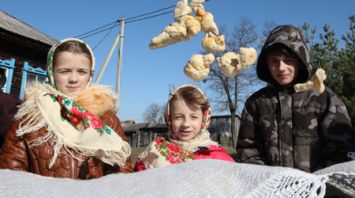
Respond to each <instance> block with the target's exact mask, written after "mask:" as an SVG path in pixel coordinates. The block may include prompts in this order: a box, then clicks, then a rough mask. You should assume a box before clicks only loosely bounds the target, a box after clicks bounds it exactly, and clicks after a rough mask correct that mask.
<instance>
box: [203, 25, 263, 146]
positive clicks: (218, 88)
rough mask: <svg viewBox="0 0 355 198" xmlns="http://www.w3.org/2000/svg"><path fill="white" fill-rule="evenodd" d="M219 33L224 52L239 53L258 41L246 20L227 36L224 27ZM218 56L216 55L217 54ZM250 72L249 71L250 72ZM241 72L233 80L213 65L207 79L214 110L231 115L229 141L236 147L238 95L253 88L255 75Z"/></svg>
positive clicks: (252, 27)
mask: <svg viewBox="0 0 355 198" xmlns="http://www.w3.org/2000/svg"><path fill="white" fill-rule="evenodd" d="M221 32H222V33H223V34H224V35H225V37H226V50H227V51H234V52H237V53H238V52H239V49H240V47H250V46H251V45H252V44H254V43H255V42H256V41H257V40H258V35H257V33H256V31H255V25H254V23H253V22H252V21H251V20H250V19H247V18H242V19H241V20H240V22H239V24H238V25H236V26H235V27H234V30H233V32H232V34H231V36H229V35H228V34H227V32H226V30H225V27H222V28H221ZM217 56H218V54H217ZM250 71H251V70H250ZM250 71H249V72H248V71H246V70H245V71H242V72H241V73H239V74H238V75H237V76H235V77H233V78H227V77H225V76H224V75H223V74H222V73H221V72H220V71H219V69H218V66H217V64H213V65H212V67H211V72H210V75H209V77H208V78H207V83H208V86H209V88H210V89H211V90H212V91H213V92H214V93H215V98H214V100H212V101H211V102H212V103H214V105H215V110H216V111H218V112H223V111H226V110H229V112H230V114H231V139H232V146H235V145H236V142H237V138H238V134H237V133H236V126H235V124H234V123H235V119H236V114H237V112H238V103H240V102H241V101H242V98H240V96H239V94H240V93H242V92H241V90H243V91H245V90H246V89H247V86H253V84H254V83H255V82H257V81H256V75H255V73H253V72H250Z"/></svg>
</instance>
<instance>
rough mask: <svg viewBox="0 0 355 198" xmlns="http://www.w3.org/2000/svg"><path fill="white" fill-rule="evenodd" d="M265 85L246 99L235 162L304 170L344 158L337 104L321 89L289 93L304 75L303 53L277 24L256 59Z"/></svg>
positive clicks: (346, 127)
mask: <svg viewBox="0 0 355 198" xmlns="http://www.w3.org/2000/svg"><path fill="white" fill-rule="evenodd" d="M256 70H257V75H258V77H259V78H260V79H261V80H263V81H265V82H267V83H268V85H267V86H266V87H264V88H262V89H260V90H259V91H257V92H256V93H254V94H253V95H252V96H250V97H249V98H248V100H247V101H246V103H245V107H244V110H243V114H242V119H241V128H240V133H239V138H238V145H237V151H238V158H239V159H238V162H245V163H254V164H263V165H273V166H286V167H292V168H297V169H301V170H304V171H307V172H313V171H315V170H318V169H321V168H324V167H326V166H330V165H332V164H335V163H340V162H344V161H346V160H347V154H348V152H349V151H351V150H352V149H351V147H353V145H355V142H354V139H355V138H354V132H352V129H351V122H350V118H349V116H348V113H347V110H346V107H345V105H344V104H343V102H342V101H341V100H340V98H339V97H337V96H336V94H335V93H334V92H332V91H331V90H330V89H328V88H326V89H325V90H324V92H322V93H319V92H318V91H317V90H315V89H314V88H312V89H310V90H306V91H301V92H295V90H294V85H295V84H297V83H303V82H306V81H307V80H309V79H310V77H311V75H312V74H313V73H312V66H311V64H310V56H309V51H308V49H307V47H306V44H305V43H304V41H303V38H302V36H301V33H300V31H299V30H298V29H297V28H296V27H294V26H291V25H283V26H278V27H276V28H275V29H274V30H272V32H271V33H270V35H269V37H268V38H267V40H266V42H265V44H264V46H263V48H262V50H261V52H260V55H259V57H258V62H257V68H256Z"/></svg>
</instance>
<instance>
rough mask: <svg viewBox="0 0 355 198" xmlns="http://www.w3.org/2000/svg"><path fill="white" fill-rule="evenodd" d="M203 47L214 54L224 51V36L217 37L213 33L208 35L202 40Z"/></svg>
mask: <svg viewBox="0 0 355 198" xmlns="http://www.w3.org/2000/svg"><path fill="white" fill-rule="evenodd" d="M202 47H203V49H205V50H206V51H208V52H212V53H213V52H221V51H224V50H225V48H226V46H225V41H224V35H223V34H222V35H219V36H216V35H214V34H213V33H212V32H208V33H206V34H205V36H204V38H203V40H202Z"/></svg>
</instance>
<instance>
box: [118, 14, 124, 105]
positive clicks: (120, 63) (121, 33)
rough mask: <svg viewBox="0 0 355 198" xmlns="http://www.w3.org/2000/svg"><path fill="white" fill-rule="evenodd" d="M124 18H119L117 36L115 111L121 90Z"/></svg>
mask: <svg viewBox="0 0 355 198" xmlns="http://www.w3.org/2000/svg"><path fill="white" fill-rule="evenodd" d="M124 24H125V22H124V18H121V23H120V26H121V28H120V37H119V43H120V48H119V50H118V62H117V78H116V80H117V81H116V92H117V97H118V100H117V111H118V112H119V109H120V97H121V96H120V91H121V65H122V55H123V38H124Z"/></svg>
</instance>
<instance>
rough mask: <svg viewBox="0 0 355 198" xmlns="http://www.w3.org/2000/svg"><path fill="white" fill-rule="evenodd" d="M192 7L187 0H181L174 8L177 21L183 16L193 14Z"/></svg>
mask: <svg viewBox="0 0 355 198" xmlns="http://www.w3.org/2000/svg"><path fill="white" fill-rule="evenodd" d="M191 12H192V9H191V8H190V6H189V4H188V2H187V0H180V1H179V2H178V3H177V4H176V7H175V10H174V19H175V21H176V22H179V21H180V18H181V17H182V16H186V15H189V14H191Z"/></svg>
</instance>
